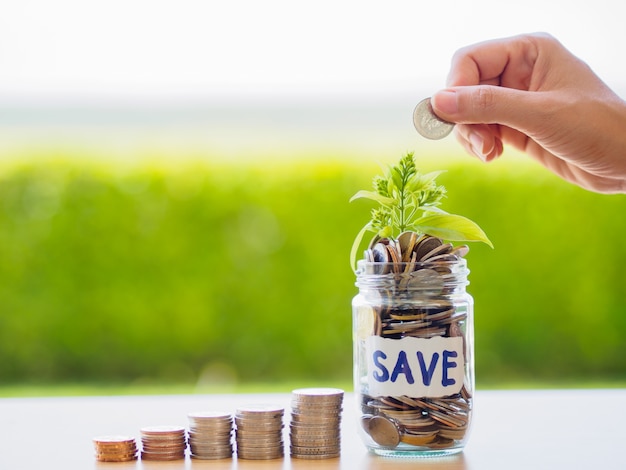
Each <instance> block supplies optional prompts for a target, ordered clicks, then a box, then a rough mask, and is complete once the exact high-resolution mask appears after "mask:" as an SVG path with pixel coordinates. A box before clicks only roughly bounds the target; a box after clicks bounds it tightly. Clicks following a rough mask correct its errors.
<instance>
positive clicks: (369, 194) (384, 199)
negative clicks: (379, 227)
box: [350, 189, 394, 206]
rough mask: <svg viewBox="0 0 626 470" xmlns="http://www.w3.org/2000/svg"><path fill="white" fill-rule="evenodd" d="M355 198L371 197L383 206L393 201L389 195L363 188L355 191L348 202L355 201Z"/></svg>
mask: <svg viewBox="0 0 626 470" xmlns="http://www.w3.org/2000/svg"><path fill="white" fill-rule="evenodd" d="M357 199H371V200H372V201H376V202H378V203H380V204H382V205H384V206H389V205H391V204H393V202H394V200H393V199H392V198H390V197H385V196H381V195H380V194H378V193H375V192H374V191H366V190H364V189H362V190H361V191H359V192H357V193H356V194H355V195H354V196H352V197H351V198H350V202H352V201H355V200H357Z"/></svg>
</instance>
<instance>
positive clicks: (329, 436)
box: [289, 388, 344, 459]
mask: <svg viewBox="0 0 626 470" xmlns="http://www.w3.org/2000/svg"><path fill="white" fill-rule="evenodd" d="M343 394H344V393H343V390H340V389H336V388H302V389H298V390H294V391H293V393H292V399H291V423H290V425H289V429H290V441H291V449H290V450H291V456H292V457H294V458H298V459H332V458H336V457H339V454H340V453H341V411H342V409H343V408H342V404H343Z"/></svg>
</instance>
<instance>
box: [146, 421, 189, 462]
mask: <svg viewBox="0 0 626 470" xmlns="http://www.w3.org/2000/svg"><path fill="white" fill-rule="evenodd" d="M185 449H187V439H186V437H185V428H183V427H179V426H148V427H145V428H141V458H142V459H145V460H179V459H184V458H185Z"/></svg>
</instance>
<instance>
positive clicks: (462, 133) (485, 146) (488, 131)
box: [455, 124, 503, 162]
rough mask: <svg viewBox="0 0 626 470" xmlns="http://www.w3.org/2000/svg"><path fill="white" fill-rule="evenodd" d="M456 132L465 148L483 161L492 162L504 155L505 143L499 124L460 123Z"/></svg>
mask: <svg viewBox="0 0 626 470" xmlns="http://www.w3.org/2000/svg"><path fill="white" fill-rule="evenodd" d="M455 132H456V137H457V140H458V141H459V142H460V144H461V145H462V146H463V148H465V150H466V151H467V152H468V153H471V154H473V155H475V156H476V157H478V158H479V159H480V160H482V161H483V162H490V161H492V160H494V159H496V158H498V157H499V156H500V155H502V151H503V144H502V139H501V138H500V136H499V129H498V127H497V126H487V125H482V124H479V125H472V126H468V125H459V126H456V130H455Z"/></svg>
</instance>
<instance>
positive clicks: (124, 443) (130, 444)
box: [93, 436, 137, 462]
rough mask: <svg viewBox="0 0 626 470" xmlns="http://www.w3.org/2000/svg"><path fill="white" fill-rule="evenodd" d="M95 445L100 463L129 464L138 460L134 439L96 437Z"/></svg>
mask: <svg viewBox="0 0 626 470" xmlns="http://www.w3.org/2000/svg"><path fill="white" fill-rule="evenodd" d="M93 444H94V447H95V449H96V460H97V461H99V462H129V461H131V460H136V459H137V443H136V442H135V439H134V438H133V437H126V436H102V437H96V438H94V439H93Z"/></svg>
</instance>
